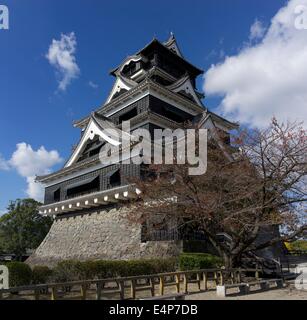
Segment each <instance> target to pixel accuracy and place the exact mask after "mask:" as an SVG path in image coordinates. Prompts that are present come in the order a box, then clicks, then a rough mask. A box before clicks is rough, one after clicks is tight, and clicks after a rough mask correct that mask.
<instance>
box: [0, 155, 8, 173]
mask: <svg viewBox="0 0 307 320" xmlns="http://www.w3.org/2000/svg"><path fill="white" fill-rule="evenodd" d="M9 169H10V167H9V165H8V163H7V161H6V160H5V159H4V158H3V157H2V155H1V153H0V170H9Z"/></svg>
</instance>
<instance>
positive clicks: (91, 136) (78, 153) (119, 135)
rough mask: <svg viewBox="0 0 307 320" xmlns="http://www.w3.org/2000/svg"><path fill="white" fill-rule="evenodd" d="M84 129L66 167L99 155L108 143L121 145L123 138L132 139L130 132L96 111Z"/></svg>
mask: <svg viewBox="0 0 307 320" xmlns="http://www.w3.org/2000/svg"><path fill="white" fill-rule="evenodd" d="M83 130H84V131H83V134H82V137H81V139H80V141H79V143H78V145H77V146H76V148H75V149H74V151H73V153H72V155H71V156H70V158H69V160H68V161H67V162H66V164H65V168H67V167H70V166H72V165H73V164H75V163H77V162H81V161H84V160H86V159H88V158H90V157H93V156H96V155H98V154H99V152H100V150H101V148H102V147H103V146H104V145H105V144H106V143H110V144H111V145H113V146H119V145H120V144H122V140H123V139H127V140H129V141H130V140H131V135H130V134H129V133H126V132H123V131H121V130H120V129H118V128H117V127H116V126H115V125H114V124H113V123H112V122H111V121H110V120H109V119H108V118H106V117H104V116H102V115H100V114H98V113H96V112H93V113H92V114H91V116H90V118H89V120H88V123H87V125H86V127H85V128H84V129H83Z"/></svg>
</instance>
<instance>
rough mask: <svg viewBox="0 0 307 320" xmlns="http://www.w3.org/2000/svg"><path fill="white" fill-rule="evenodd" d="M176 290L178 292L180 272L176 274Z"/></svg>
mask: <svg viewBox="0 0 307 320" xmlns="http://www.w3.org/2000/svg"><path fill="white" fill-rule="evenodd" d="M175 277H176V292H177V293H179V292H180V274H176V276H175Z"/></svg>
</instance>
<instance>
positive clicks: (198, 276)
mask: <svg viewBox="0 0 307 320" xmlns="http://www.w3.org/2000/svg"><path fill="white" fill-rule="evenodd" d="M200 278H201V276H200V273H199V272H198V273H197V285H198V290H199V291H200Z"/></svg>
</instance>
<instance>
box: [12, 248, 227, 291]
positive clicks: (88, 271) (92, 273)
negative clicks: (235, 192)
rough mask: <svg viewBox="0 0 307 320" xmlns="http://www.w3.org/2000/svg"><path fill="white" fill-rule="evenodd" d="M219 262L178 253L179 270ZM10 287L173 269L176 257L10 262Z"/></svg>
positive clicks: (213, 257) (211, 257)
mask: <svg viewBox="0 0 307 320" xmlns="http://www.w3.org/2000/svg"><path fill="white" fill-rule="evenodd" d="M221 265H222V260H221V259H220V258H219V257H216V256H213V255H210V254H204V253H198V254H194V253H193V254H192V253H185V254H182V255H180V258H179V266H180V270H193V269H205V268H216V267H220V266H221ZM7 266H8V268H9V282H10V287H16V286H22V285H30V284H31V283H32V284H40V283H41V284H42V283H50V282H68V281H78V280H91V279H105V278H116V277H128V276H139V275H148V274H156V273H164V272H173V271H176V266H177V259H175V258H169V259H140V260H128V261H124V260H97V261H83V262H82V261H76V260H65V261H61V262H59V263H58V264H57V265H56V266H55V267H54V268H53V269H49V268H48V267H46V266H35V267H34V268H33V270H31V268H30V267H29V266H28V265H27V264H25V263H23V262H16V261H14V262H10V263H8V264H7Z"/></svg>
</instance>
